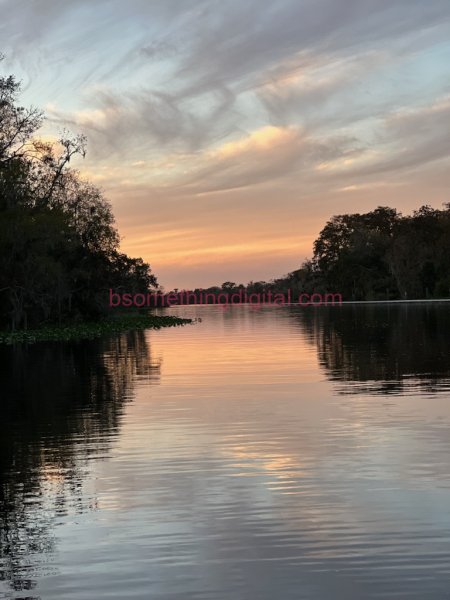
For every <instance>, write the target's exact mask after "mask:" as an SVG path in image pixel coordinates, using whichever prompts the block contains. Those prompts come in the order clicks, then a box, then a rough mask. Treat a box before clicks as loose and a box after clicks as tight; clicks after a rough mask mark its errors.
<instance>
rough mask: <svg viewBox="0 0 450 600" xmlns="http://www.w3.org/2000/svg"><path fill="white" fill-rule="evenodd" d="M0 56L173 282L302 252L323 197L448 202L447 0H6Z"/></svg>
mask: <svg viewBox="0 0 450 600" xmlns="http://www.w3.org/2000/svg"><path fill="white" fill-rule="evenodd" d="M0 14H1V18H0V51H1V52H3V53H5V54H6V60H5V61H4V63H3V65H2V71H3V72H7V73H9V72H12V73H15V74H16V75H17V76H18V77H19V78H20V79H22V81H23V86H24V92H23V95H22V103H23V104H25V105H28V104H33V105H35V106H40V107H42V108H44V109H45V111H46V114H47V117H48V121H47V123H46V125H45V129H44V131H43V133H44V134H45V135H46V136H55V135H57V134H58V132H59V131H61V130H62V129H64V128H66V129H70V130H71V131H73V132H84V133H85V134H86V135H87V137H88V154H87V157H86V159H85V160H84V161H80V162H77V165H76V166H77V167H78V168H79V169H80V170H81V171H82V172H83V174H85V175H86V176H87V177H89V178H90V179H91V180H92V181H93V182H95V183H96V184H98V185H99V186H101V187H102V188H103V189H104V191H105V195H106V196H107V197H108V198H109V199H110V200H111V202H112V204H113V209H114V213H115V215H116V219H117V225H118V227H119V230H120V233H121V235H122V236H123V242H122V249H123V250H124V251H125V252H127V253H129V254H131V255H133V256H142V257H143V258H144V259H145V260H147V261H149V262H150V263H151V265H152V268H153V270H154V271H155V273H156V275H157V276H158V278H159V281H160V283H161V284H163V285H164V286H165V287H166V289H169V288H173V287H178V288H193V287H195V286H202V287H206V286H208V285H212V284H217V283H218V284H220V283H222V282H223V281H226V280H232V281H237V282H244V283H245V282H247V281H249V280H251V279H253V280H259V279H266V280H268V279H270V278H272V277H275V276H281V275H283V274H285V273H287V272H288V271H292V270H293V269H295V268H298V266H299V265H300V263H301V262H302V261H303V260H304V258H306V257H309V256H311V253H312V243H313V241H314V239H315V238H316V237H317V235H318V233H319V231H320V229H321V228H322V227H323V225H324V224H325V222H326V220H327V219H328V218H329V217H330V216H331V215H333V214H339V213H345V212H361V211H366V210H370V209H372V208H375V207H376V206H378V205H384V206H385V205H387V206H393V207H395V208H398V209H399V210H400V211H402V212H405V213H407V212H410V211H411V210H412V209H414V208H418V207H419V206H420V205H422V204H431V205H432V206H434V207H436V208H440V207H441V206H442V203H444V202H450V1H449V0H389V1H388V0H278V1H273V2H268V1H265V0H245V1H243V0H239V1H238V0H221V1H215V0H185V1H181V0H128V1H126V2H124V1H123V0H108V1H106V0H89V1H86V0H76V1H68V0H0Z"/></svg>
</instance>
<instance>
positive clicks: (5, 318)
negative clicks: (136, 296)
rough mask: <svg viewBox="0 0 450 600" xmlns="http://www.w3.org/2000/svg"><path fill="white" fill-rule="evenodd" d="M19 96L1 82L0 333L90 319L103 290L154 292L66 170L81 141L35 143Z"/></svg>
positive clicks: (102, 302) (89, 191)
mask: <svg viewBox="0 0 450 600" xmlns="http://www.w3.org/2000/svg"><path fill="white" fill-rule="evenodd" d="M0 60H1V57H0ZM19 93H20V83H19V82H18V81H17V80H16V79H15V77H14V76H6V77H2V76H0V327H1V328H7V329H11V330H16V329H20V328H27V327H28V326H30V325H34V324H42V323H55V322H56V323H58V322H59V323H61V322H65V321H68V320H71V321H73V320H75V321H76V320H82V319H83V320H85V319H95V318H98V317H100V316H102V315H104V314H105V313H106V311H107V310H108V307H107V301H106V299H107V293H108V290H109V288H114V289H118V290H120V289H123V290H125V291H127V292H144V291H145V292H146V291H148V290H149V289H156V287H157V280H156V277H155V276H154V274H153V273H152V271H151V269H150V266H149V265H148V264H147V263H145V262H144V261H143V260H142V259H141V258H130V257H129V256H127V255H126V254H124V253H122V252H120V250H119V242H120V238H119V234H118V232H117V229H116V227H115V224H114V216H113V214H112V210H111V206H110V204H109V203H108V201H107V200H106V199H105V198H104V196H103V195H102V192H101V190H100V189H98V188H97V187H96V186H94V185H92V184H91V183H89V182H88V181H86V180H84V179H83V178H82V177H81V176H80V174H79V173H78V172H77V171H76V170H74V169H72V168H70V167H69V163H70V162H71V161H72V159H73V158H74V157H75V156H76V155H78V156H83V157H84V155H85V152H86V139H85V138H84V136H75V137H73V136H70V135H69V134H67V133H63V134H62V136H61V139H60V140H59V141H58V142H57V143H49V142H47V141H44V140H43V139H42V138H41V139H40V138H39V137H38V132H39V130H40V128H41V126H42V124H43V118H44V117H43V114H42V112H41V111H39V110H38V109H36V108H24V107H22V106H19V105H18V97H19Z"/></svg>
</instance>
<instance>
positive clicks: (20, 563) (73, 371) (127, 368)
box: [0, 332, 160, 598]
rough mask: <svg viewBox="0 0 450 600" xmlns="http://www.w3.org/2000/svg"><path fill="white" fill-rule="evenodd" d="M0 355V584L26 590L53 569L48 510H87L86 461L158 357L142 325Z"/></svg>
mask: <svg viewBox="0 0 450 600" xmlns="http://www.w3.org/2000/svg"><path fill="white" fill-rule="evenodd" d="M0 364H1V405H0V418H1V436H0V585H1V582H2V581H4V582H7V583H8V587H9V588H10V589H12V590H14V591H16V592H19V591H22V592H23V593H24V594H25V591H26V590H28V591H29V590H32V589H33V588H34V586H35V584H36V582H35V579H34V577H33V572H34V571H37V570H39V573H40V574H41V575H42V574H43V573H45V572H47V571H51V569H52V567H51V566H50V565H51V557H50V555H51V553H52V552H53V551H54V549H55V545H54V538H53V528H54V524H55V518H63V517H67V516H69V515H76V514H80V513H83V512H84V511H89V510H95V508H96V498H95V496H93V495H92V494H91V493H90V491H89V489H87V488H88V486H86V481H87V479H88V477H89V461H90V459H92V458H99V457H101V456H102V455H105V454H107V452H108V449H109V448H110V446H111V444H112V443H113V441H114V433H115V432H116V431H117V430H118V428H119V426H120V420H121V415H122V413H123V408H124V403H126V402H127V401H128V400H130V399H131V398H132V394H133V382H134V380H135V379H136V378H139V379H143V378H144V379H146V380H148V381H150V382H157V381H158V380H159V376H160V364H159V362H158V361H153V360H152V359H151V356H150V351H149V347H148V343H147V341H146V338H145V334H144V333H143V332H136V333H128V334H126V335H122V336H119V337H117V338H113V339H106V340H100V341H98V340H97V341H92V342H83V343H79V344H39V345H36V346H29V347H27V346H17V347H14V348H2V350H1V352H0ZM1 592H2V589H1V588H0V598H1V597H5V596H2V593H1ZM5 593H6V592H5ZM25 596H26V594H25ZM6 597H8V596H6ZM14 597H15V598H19V597H22V596H18V595H15V596H14ZM27 597H29V596H27Z"/></svg>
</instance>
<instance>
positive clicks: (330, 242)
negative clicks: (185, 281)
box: [194, 204, 450, 302]
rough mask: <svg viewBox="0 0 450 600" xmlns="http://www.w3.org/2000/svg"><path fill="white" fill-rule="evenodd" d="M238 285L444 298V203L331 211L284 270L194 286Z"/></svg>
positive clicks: (251, 290)
mask: <svg viewBox="0 0 450 600" xmlns="http://www.w3.org/2000/svg"><path fill="white" fill-rule="evenodd" d="M242 290H245V292H246V293H247V294H262V293H267V292H268V291H271V292H273V293H283V294H285V295H287V293H288V291H289V290H290V291H291V294H292V297H293V298H298V297H299V295H300V294H301V293H303V292H304V293H307V294H313V293H319V294H326V293H339V294H340V295H341V296H342V299H343V300H344V301H345V300H347V301H349V300H405V299H408V300H414V299H432V298H449V297H450V204H446V205H444V208H443V209H441V210H439V209H434V208H431V207H430V206H422V207H421V208H419V209H418V210H416V211H415V212H414V213H413V214H412V215H407V216H403V215H402V214H401V213H399V212H397V211H396V210H395V209H393V208H389V207H384V206H380V207H378V208H376V209H375V210H373V211H371V212H368V213H363V214H359V213H355V214H343V215H337V216H334V217H332V219H330V221H328V223H327V224H326V225H325V227H324V228H323V229H322V231H321V232H320V235H319V237H318V238H317V240H316V241H315V243H314V254H313V257H312V259H310V260H307V261H305V262H304V263H303V264H302V265H301V266H300V268H299V269H297V270H295V271H293V272H291V273H289V274H288V275H285V276H284V277H280V278H277V279H273V280H271V281H269V282H267V281H256V282H254V281H251V282H250V283H248V284H247V285H243V284H239V285H238V284H236V283H234V282H231V281H227V282H225V283H224V284H222V285H221V286H217V287H212V288H209V289H203V290H194V292H197V293H200V292H202V293H203V295H204V296H206V295H207V294H210V295H214V294H215V295H216V296H217V297H218V296H219V294H221V293H228V294H229V295H231V294H238V293H239V292H240V291H242ZM211 302H212V300H211Z"/></svg>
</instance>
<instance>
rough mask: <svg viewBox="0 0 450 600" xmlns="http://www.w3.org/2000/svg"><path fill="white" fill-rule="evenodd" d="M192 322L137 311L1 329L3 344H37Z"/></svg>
mask: <svg viewBox="0 0 450 600" xmlns="http://www.w3.org/2000/svg"><path fill="white" fill-rule="evenodd" d="M188 323H192V319H183V318H180V317H174V316H157V315H136V316H127V317H119V318H115V319H105V320H103V321H98V322H95V323H94V322H93V323H78V324H74V325H66V326H51V327H41V328H39V329H28V330H20V331H12V332H11V331H3V332H0V344H18V343H27V344H34V343H36V342H69V341H77V340H86V339H94V338H98V337H102V336H107V335H115V334H118V333H125V332H126V331H135V330H142V329H161V328H162V327H177V326H180V325H186V324H188Z"/></svg>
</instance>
